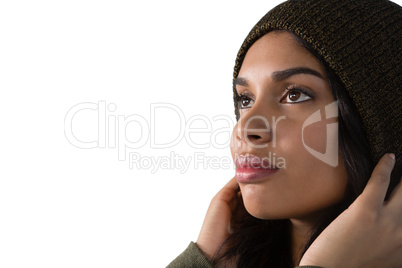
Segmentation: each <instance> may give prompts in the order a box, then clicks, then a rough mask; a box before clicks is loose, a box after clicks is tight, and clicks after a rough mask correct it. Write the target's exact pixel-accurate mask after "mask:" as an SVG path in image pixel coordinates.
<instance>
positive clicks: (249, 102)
mask: <svg viewBox="0 0 402 268" xmlns="http://www.w3.org/2000/svg"><path fill="white" fill-rule="evenodd" d="M237 103H238V105H239V109H246V108H251V107H252V106H253V104H254V100H253V99H252V98H250V97H249V96H246V95H240V96H239V99H238V101H237Z"/></svg>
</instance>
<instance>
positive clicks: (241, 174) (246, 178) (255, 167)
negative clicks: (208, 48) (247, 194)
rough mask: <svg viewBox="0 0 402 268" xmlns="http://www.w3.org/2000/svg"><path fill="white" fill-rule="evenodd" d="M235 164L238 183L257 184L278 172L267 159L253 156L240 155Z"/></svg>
mask: <svg viewBox="0 0 402 268" xmlns="http://www.w3.org/2000/svg"><path fill="white" fill-rule="evenodd" d="M235 163H236V179H237V181H238V182H239V183H253V182H258V181H260V180H263V179H266V178H267V177H269V176H270V175H272V174H274V173H276V172H278V171H279V168H277V167H275V166H272V165H271V163H270V162H269V160H268V159H267V158H261V157H258V156H255V155H240V156H239V157H238V158H237V159H236V161H235Z"/></svg>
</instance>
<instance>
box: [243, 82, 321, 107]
mask: <svg viewBox="0 0 402 268" xmlns="http://www.w3.org/2000/svg"><path fill="white" fill-rule="evenodd" d="M292 91H296V92H299V93H302V94H304V95H306V96H307V97H308V99H306V100H302V101H294V102H284V100H285V99H286V98H287V96H288V95H289V92H292ZM243 98H248V99H249V100H250V101H252V102H253V103H254V101H255V100H254V99H253V98H251V97H250V96H248V94H244V93H241V94H239V95H238V97H237V104H238V106H239V109H247V108H250V107H241V105H242V104H241V101H242V99H243ZM313 98H314V95H313V93H311V92H309V91H307V90H305V89H303V88H300V87H297V86H295V85H291V86H288V87H286V89H285V94H284V95H283V96H282V97H281V99H280V102H281V103H287V104H296V103H300V102H305V101H307V100H310V99H313Z"/></svg>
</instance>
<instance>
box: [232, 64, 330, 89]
mask: <svg viewBox="0 0 402 268" xmlns="http://www.w3.org/2000/svg"><path fill="white" fill-rule="evenodd" d="M296 74H311V75H314V76H316V77H319V78H322V79H323V77H322V75H321V74H320V73H319V72H317V71H316V70H313V69H310V68H307V67H296V68H290V69H286V70H282V71H276V72H273V73H272V75H271V76H272V79H273V80H275V81H282V80H285V79H286V78H289V77H291V76H293V75H296ZM234 85H235V86H236V85H239V86H244V87H248V86H249V83H248V80H247V79H246V78H243V77H237V78H236V79H235V80H234Z"/></svg>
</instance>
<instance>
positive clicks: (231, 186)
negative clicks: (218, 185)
mask: <svg viewBox="0 0 402 268" xmlns="http://www.w3.org/2000/svg"><path fill="white" fill-rule="evenodd" d="M238 187H239V184H238V183H237V181H236V177H233V178H232V179H231V180H230V181H229V182H228V183H226V185H225V186H224V187H223V188H222V189H221V190H220V191H219V192H218V194H217V195H216V196H215V198H217V199H219V200H222V201H224V202H226V203H228V204H230V203H232V201H233V200H235V198H234V197H236V193H237V189H238Z"/></svg>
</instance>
